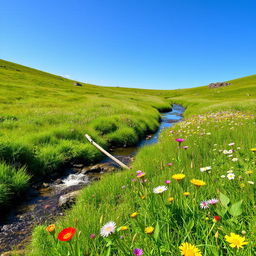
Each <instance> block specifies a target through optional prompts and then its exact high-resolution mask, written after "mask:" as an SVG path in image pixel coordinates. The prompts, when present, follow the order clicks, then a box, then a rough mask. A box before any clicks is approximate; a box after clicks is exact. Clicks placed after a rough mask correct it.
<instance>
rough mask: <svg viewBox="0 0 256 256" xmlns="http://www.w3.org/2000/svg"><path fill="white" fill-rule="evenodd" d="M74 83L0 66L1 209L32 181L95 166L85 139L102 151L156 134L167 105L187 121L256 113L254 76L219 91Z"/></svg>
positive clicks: (1, 63)
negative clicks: (73, 165)
mask: <svg viewBox="0 0 256 256" xmlns="http://www.w3.org/2000/svg"><path fill="white" fill-rule="evenodd" d="M75 82H76V81H73V80H69V79H66V78H63V77H60V76H56V75H52V74H49V73H46V72H42V71H39V70H36V69H32V68H28V67H25V66H22V65H18V64H15V63H11V62H8V61H4V60H0V159H1V162H2V164H1V167H0V171H1V172H0V181H1V186H0V205H1V204H4V203H6V202H8V201H9V199H10V198H12V196H13V195H17V194H19V193H20V192H21V191H23V190H24V189H25V188H26V187H27V186H28V180H29V178H30V177H33V176H35V174H36V175H37V176H38V175H39V176H43V175H45V174H49V173H51V172H55V171H57V170H58V169H60V168H61V167H62V166H63V165H64V164H66V163H69V162H71V161H72V162H75V161H80V162H84V163H86V164H89V163H92V162H95V161H97V160H99V159H100V158H101V155H100V154H99V152H98V151H97V150H95V149H94V148H93V147H92V146H91V145H90V144H88V143H87V142H86V141H85V139H84V133H85V132H87V133H89V134H91V135H92V137H93V138H94V139H95V140H96V141H97V142H98V143H99V144H101V145H102V146H103V147H105V148H108V147H109V146H110V145H112V146H113V145H114V146H123V145H126V146H131V145H134V144H136V143H137V142H138V141H139V140H140V138H142V137H143V136H144V135H145V134H146V133H152V132H154V131H155V130H156V129H157V128H158V125H159V117H160V115H159V112H158V111H165V110H167V109H169V108H170V103H172V102H176V103H180V104H183V105H184V106H186V107H187V110H186V112H185V115H186V116H189V115H191V114H194V113H203V112H207V111H219V110H223V109H226V110H227V109H235V110H243V111H252V112H255V111H256V75H253V76H249V77H244V78H240V79H236V80H231V81H230V82H231V83H232V85H230V86H228V87H223V88H216V89H209V88H208V87H207V86H204V87H198V88H192V89H180V90H169V91H165V90H144V89H129V88H113V87H102V86H96V85H91V84H85V83H81V85H82V86H76V85H75ZM157 110H158V111H157ZM10 170H11V171H10ZM15 170H16V171H15ZM7 173H9V174H8V175H7ZM6 181H8V182H6Z"/></svg>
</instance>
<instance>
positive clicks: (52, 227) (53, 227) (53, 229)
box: [46, 224, 55, 234]
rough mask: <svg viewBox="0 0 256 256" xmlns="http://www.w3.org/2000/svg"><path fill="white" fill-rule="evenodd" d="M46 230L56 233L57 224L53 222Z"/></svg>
mask: <svg viewBox="0 0 256 256" xmlns="http://www.w3.org/2000/svg"><path fill="white" fill-rule="evenodd" d="M46 231H48V232H49V233H50V234H54V233H55V225H54V224H51V225H49V226H48V227H47V228H46Z"/></svg>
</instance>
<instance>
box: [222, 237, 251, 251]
mask: <svg viewBox="0 0 256 256" xmlns="http://www.w3.org/2000/svg"><path fill="white" fill-rule="evenodd" d="M225 240H226V241H227V242H229V245H230V247H232V248H237V249H239V248H243V246H244V245H246V244H248V242H245V237H243V236H239V235H237V234H235V233H230V235H229V236H228V235H226V236H225Z"/></svg>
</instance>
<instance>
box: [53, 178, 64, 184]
mask: <svg viewBox="0 0 256 256" xmlns="http://www.w3.org/2000/svg"><path fill="white" fill-rule="evenodd" d="M54 183H55V184H56V185H59V184H61V183H62V180H61V179H57V180H55V182H54Z"/></svg>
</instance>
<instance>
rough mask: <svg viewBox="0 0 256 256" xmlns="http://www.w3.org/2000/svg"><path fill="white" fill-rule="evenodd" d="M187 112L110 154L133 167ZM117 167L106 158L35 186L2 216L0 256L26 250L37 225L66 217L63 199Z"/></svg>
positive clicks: (169, 115) (177, 111)
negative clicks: (141, 151)
mask: <svg viewBox="0 0 256 256" xmlns="http://www.w3.org/2000/svg"><path fill="white" fill-rule="evenodd" d="M184 110H185V109H184V108H183V107H182V106H180V105H176V104H173V106H172V110H171V111H170V112H166V113H162V114H161V117H162V118H161V123H160V127H159V129H158V130H157V132H156V133H154V134H152V135H148V136H147V137H146V138H145V139H143V140H142V141H141V142H140V143H139V144H138V145H137V146H135V147H127V148H115V149H113V150H112V151H111V152H110V153H111V154H112V155H114V156H115V157H116V158H118V159H119V160H121V161H122V162H124V163H125V164H130V163H131V162H132V161H133V159H134V157H135V156H136V153H137V152H138V150H139V149H140V148H142V147H144V146H146V145H149V144H153V143H156V142H157V141H158V137H159V134H160V133H161V130H162V129H166V128H168V127H171V126H173V125H174V124H175V123H177V122H179V121H181V120H182V118H183V113H184ZM117 167H118V166H117V165H116V164H115V163H114V162H113V161H112V160H111V159H109V158H106V159H104V160H103V161H102V162H100V163H99V164H97V165H94V166H92V167H84V166H82V165H76V166H74V168H72V169H69V170H66V172H65V174H64V175H63V176H62V177H60V178H58V179H55V180H53V181H51V182H49V183H43V185H42V186H40V187H37V186H35V185H34V186H32V188H31V189H30V191H29V193H28V195H27V198H26V200H24V202H23V203H21V204H19V205H18V206H15V207H13V210H12V211H10V212H9V213H8V216H7V217H2V216H1V215H0V253H3V252H7V251H10V250H12V249H14V248H15V249H17V250H21V249H22V248H24V246H26V244H27V243H28V242H29V241H30V238H31V232H32V229H33V227H34V226H35V225H38V224H42V223H45V222H46V221H47V222H48V223H49V222H50V221H54V218H56V216H61V215H63V214H64V210H63V208H62V207H59V199H60V197H61V196H63V195H65V194H67V193H69V192H73V191H77V190H80V189H81V188H82V187H84V186H86V185H88V184H90V183H91V182H92V181H95V180H98V179H100V176H101V175H102V174H103V173H104V172H107V171H113V170H114V168H117ZM14 203H15V202H14ZM0 214H1V213H0ZM1 255H2V254H1Z"/></svg>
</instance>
